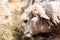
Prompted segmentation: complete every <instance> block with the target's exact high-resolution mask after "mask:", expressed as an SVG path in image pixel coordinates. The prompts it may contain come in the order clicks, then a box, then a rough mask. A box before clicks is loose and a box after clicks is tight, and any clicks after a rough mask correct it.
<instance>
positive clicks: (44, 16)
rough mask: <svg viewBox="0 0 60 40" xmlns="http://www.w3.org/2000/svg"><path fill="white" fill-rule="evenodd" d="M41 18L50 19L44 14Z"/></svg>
mask: <svg viewBox="0 0 60 40" xmlns="http://www.w3.org/2000/svg"><path fill="white" fill-rule="evenodd" d="M41 17H42V18H45V19H50V18H49V17H48V16H47V15H46V14H41Z"/></svg>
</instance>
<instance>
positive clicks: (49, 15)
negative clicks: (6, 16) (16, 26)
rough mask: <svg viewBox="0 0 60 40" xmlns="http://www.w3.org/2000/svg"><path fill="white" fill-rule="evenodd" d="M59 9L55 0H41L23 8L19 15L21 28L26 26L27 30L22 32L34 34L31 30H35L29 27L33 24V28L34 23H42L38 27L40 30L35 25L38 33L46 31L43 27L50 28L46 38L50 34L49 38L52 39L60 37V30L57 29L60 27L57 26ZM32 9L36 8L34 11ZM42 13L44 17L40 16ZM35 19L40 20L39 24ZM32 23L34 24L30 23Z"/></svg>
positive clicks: (58, 4) (59, 15)
mask: <svg viewBox="0 0 60 40" xmlns="http://www.w3.org/2000/svg"><path fill="white" fill-rule="evenodd" d="M34 5H35V6H34ZM36 5H38V6H36ZM59 9H60V3H59V2H55V1H54V2H47V3H45V2H43V3H40V4H39V3H34V4H33V5H32V6H31V7H29V8H27V9H26V10H25V12H24V13H23V14H22V15H21V17H20V19H21V20H20V21H21V25H22V28H24V27H28V28H25V30H27V31H26V32H25V31H23V32H24V33H25V34H28V33H30V32H31V34H33V35H34V33H33V32H34V31H35V30H34V29H31V28H30V27H33V26H34V25H35V26H34V28H35V27H36V25H39V26H40V25H41V24H42V27H41V28H40V30H41V29H42V31H39V28H38V26H37V27H36V29H38V32H39V33H41V32H45V31H47V30H45V29H44V28H46V29H50V30H51V33H50V34H48V38H50V36H51V38H52V39H53V40H54V39H55V38H58V37H60V31H59V29H60V27H59V25H60V20H59V18H60V11H59ZM33 10H36V11H33ZM32 11H33V13H31V12H32ZM38 11H39V12H38ZM41 13H42V14H41ZM43 14H44V16H45V17H44V16H41V15H43ZM37 15H38V16H37ZM39 17H41V18H42V19H40V18H39ZM36 19H37V20H40V23H41V24H36V23H37V22H38V21H37V20H36ZM32 24H34V25H32ZM47 26H48V27H47ZM51 28H52V29H51ZM28 29H29V30H28ZM32 30H34V31H33V32H32ZM58 31H59V32H58ZM47 32H49V31H47ZM25 36H28V37H29V35H25Z"/></svg>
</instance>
